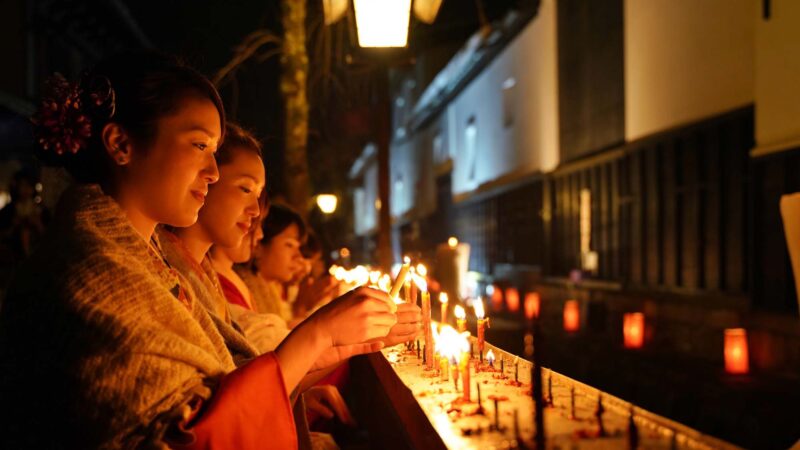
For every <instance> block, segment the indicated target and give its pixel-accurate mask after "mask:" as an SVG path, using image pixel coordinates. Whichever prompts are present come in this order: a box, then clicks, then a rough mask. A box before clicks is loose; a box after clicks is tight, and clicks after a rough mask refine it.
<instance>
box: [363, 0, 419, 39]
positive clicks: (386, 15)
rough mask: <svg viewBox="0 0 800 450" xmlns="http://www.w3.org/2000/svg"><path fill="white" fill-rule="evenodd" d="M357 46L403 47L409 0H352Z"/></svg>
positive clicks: (409, 6) (409, 5) (409, 8)
mask: <svg viewBox="0 0 800 450" xmlns="http://www.w3.org/2000/svg"><path fill="white" fill-rule="evenodd" d="M353 7H354V8H355V10H356V28H357V29H358V45H360V46H361V47H405V46H406V44H407V43H408V24H409V19H410V17H411V0H353Z"/></svg>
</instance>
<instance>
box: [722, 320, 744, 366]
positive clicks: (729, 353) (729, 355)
mask: <svg viewBox="0 0 800 450" xmlns="http://www.w3.org/2000/svg"><path fill="white" fill-rule="evenodd" d="M725 371H726V372H728V373H733V374H745V373H748V372H749V371H750V361H749V355H748V352H747V331H746V330H745V329H744V328H728V329H726V330H725Z"/></svg>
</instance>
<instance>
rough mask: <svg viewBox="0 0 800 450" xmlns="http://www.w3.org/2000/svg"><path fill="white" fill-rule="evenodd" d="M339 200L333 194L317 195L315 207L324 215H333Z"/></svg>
mask: <svg viewBox="0 0 800 450" xmlns="http://www.w3.org/2000/svg"><path fill="white" fill-rule="evenodd" d="M338 204H339V199H338V198H337V197H336V196H335V195H333V194H319V195H318V196H317V206H318V207H319V209H320V211H322V212H323V213H325V214H333V213H334V212H335V211H336V205H338Z"/></svg>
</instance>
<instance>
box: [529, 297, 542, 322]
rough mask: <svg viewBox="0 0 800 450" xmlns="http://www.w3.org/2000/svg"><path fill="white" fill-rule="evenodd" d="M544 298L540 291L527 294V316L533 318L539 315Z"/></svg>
mask: <svg viewBox="0 0 800 450" xmlns="http://www.w3.org/2000/svg"><path fill="white" fill-rule="evenodd" d="M541 303H542V298H541V297H540V296H539V293H538V292H528V293H527V294H525V318H526V319H528V320H532V319H535V318H538V317H539V308H540V306H541Z"/></svg>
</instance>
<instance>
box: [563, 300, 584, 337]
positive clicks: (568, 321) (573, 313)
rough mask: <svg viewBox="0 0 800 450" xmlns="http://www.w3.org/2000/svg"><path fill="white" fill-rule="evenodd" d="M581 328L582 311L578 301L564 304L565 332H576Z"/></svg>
mask: <svg viewBox="0 0 800 450" xmlns="http://www.w3.org/2000/svg"><path fill="white" fill-rule="evenodd" d="M580 328H581V310H580V306H579V305H578V301H577V300H567V302H566V303H564V331H569V332H575V331H578V330H579V329H580Z"/></svg>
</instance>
